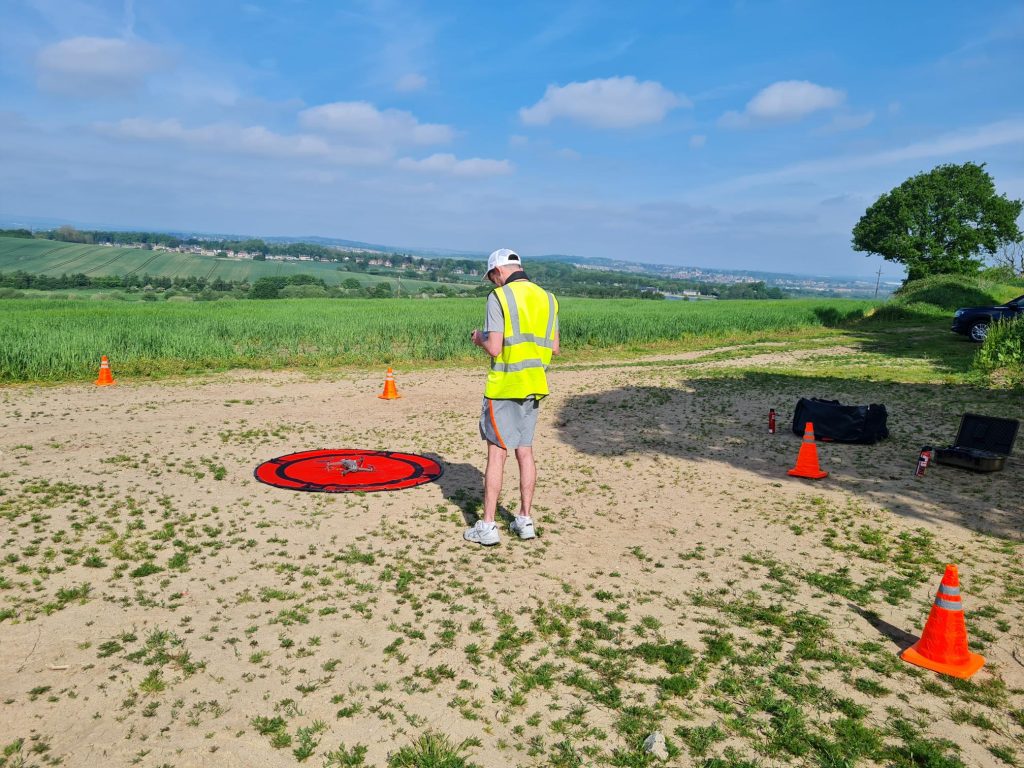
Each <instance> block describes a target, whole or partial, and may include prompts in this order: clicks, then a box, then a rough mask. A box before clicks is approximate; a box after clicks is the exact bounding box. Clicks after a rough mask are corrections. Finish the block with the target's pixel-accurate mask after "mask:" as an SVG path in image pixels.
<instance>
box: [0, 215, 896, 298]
mask: <svg viewBox="0 0 1024 768" xmlns="http://www.w3.org/2000/svg"><path fill="white" fill-rule="evenodd" d="M0 225H4V226H12V227H13V226H21V227H27V228H32V229H39V228H41V227H43V226H47V227H53V226H55V220H51V219H41V218H32V219H11V218H6V219H5V218H3V217H0ZM112 229H114V230H115V231H126V230H122V229H121V228H112ZM160 231H161V232H162V233H163V234H168V235H173V236H175V237H178V238H181V239H182V240H187V239H190V238H195V239H199V240H246V239H248V238H251V237H252V236H251V235H237V234H217V233H209V232H189V231H175V230H160ZM260 239H261V240H263V241H264V242H266V243H268V244H269V243H273V244H291V243H310V244H315V245H320V246H325V247H334V248H341V249H350V250H354V251H365V252H369V253H380V254H399V255H403V256H405V255H409V256H414V257H417V258H424V259H459V260H466V261H474V262H481V263H482V262H484V261H485V260H486V258H487V254H486V253H484V252H478V251H460V250H454V249H450V248H446V249H440V248H422V247H411V248H410V247H396V246H392V245H386V244H382V243H370V242H365V241H360V240H349V239H345V238H338V237H323V236H319V235H304V236H301V237H289V236H281V235H275V236H267V237H262V238H260ZM530 261H542V262H548V263H558V264H571V265H575V266H577V267H581V268H583V269H592V270H604V271H612V272H623V273H628V274H632V275H650V276H652V277H660V278H674V279H678V280H686V281H689V282H697V283H713V284H726V285H728V284H735V283H751V282H763V283H764V284H765V285H766V286H769V287H777V288H780V289H782V290H785V291H786V292H787V293H790V294H794V293H796V294H801V293H802V294H817V295H821V294H828V295H839V296H843V295H848V296H858V297H862V296H871V295H874V293H875V290H876V283H875V281H874V280H871V279H868V278H864V277H860V278H858V277H835V276H810V275H801V274H794V273H782V272H769V271H763V270H737V269H720V268H716V267H698V266H680V265H672V264H660V263H652V262H636V261H628V260H626V259H611V258H606V257H593V256H574V255H569V254H545V255H540V256H531V257H530ZM232 271H235V270H232ZM898 285H899V283H898V282H891V281H887V282H885V283H879V284H878V285H877V291H878V295H879V296H880V297H881V296H885V295H888V294H890V293H891V292H892V291H893V290H894V289H895V288H896V287H897V286H898Z"/></svg>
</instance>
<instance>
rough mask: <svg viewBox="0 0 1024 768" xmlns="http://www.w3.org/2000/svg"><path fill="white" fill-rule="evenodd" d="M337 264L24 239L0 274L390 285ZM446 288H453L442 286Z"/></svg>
mask: <svg viewBox="0 0 1024 768" xmlns="http://www.w3.org/2000/svg"><path fill="white" fill-rule="evenodd" d="M338 267H339V265H337V264H333V263H330V262H318V261H251V260H248V259H218V258H216V257H213V256H200V255H198V254H192V253H177V252H175V251H148V250H144V249H142V248H113V247H109V246H103V245H78V244H75V243H61V242H55V241H53V240H26V239H21V238H15V237H0V272H17V271H19V270H20V271H23V272H29V273H31V274H38V275H53V276H59V275H62V274H68V275H71V274H85V275H89V276H90V277H98V276H101V275H119V276H123V275H139V276H142V275H152V276H154V277H190V276H193V277H203V278H206V279H207V280H214V279H216V278H220V279H221V280H225V281H234V282H240V281H243V280H247V281H249V282H253V281H255V280H257V279H259V278H261V277H277V276H280V277H288V276H290V275H298V274H305V275H313V276H314V277H317V278H320V279H321V280H323V281H324V282H325V283H326V284H327V285H338V284H340V283H341V282H342V281H343V280H345V279H346V278H349V277H354V278H356V279H357V280H359V282H361V283H363V284H364V285H376V284H377V283H380V282H391V283H393V282H394V281H395V277H393V276H387V275H370V274H367V273H365V272H350V271H343V270H340V269H339V268H338ZM440 285H441V283H435V282H430V281H428V280H408V279H405V278H403V279H402V287H403V288H404V289H406V290H409V291H413V292H420V291H431V290H435V289H437V288H438V287H439V286H440ZM444 285H446V286H447V287H449V288H450V287H454V286H453V285H452V284H451V283H445V284H444Z"/></svg>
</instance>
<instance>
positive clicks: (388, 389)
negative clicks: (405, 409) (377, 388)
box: [377, 368, 401, 400]
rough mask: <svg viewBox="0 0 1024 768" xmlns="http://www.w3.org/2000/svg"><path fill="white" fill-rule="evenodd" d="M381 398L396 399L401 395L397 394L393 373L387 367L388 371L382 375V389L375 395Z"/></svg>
mask: <svg viewBox="0 0 1024 768" xmlns="http://www.w3.org/2000/svg"><path fill="white" fill-rule="evenodd" d="M377 397H379V398H380V399H381V400H397V399H398V398H400V397H401V395H400V394H398V388H397V387H396V386H395V373H394V371H392V370H391V369H390V368H388V373H387V375H386V376H385V377H384V391H383V392H381V393H380V394H379V395H377Z"/></svg>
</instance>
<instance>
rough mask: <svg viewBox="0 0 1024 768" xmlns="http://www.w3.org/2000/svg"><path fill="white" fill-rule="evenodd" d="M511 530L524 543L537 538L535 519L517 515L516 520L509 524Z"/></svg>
mask: <svg viewBox="0 0 1024 768" xmlns="http://www.w3.org/2000/svg"><path fill="white" fill-rule="evenodd" d="M508 527H509V530H511V531H512V533H514V534H516V535H517V536H518V537H519V538H520V539H523V540H524V541H525V540H526V539H533V538H536V536H537V532H536V531H534V530H533V518H532V517H526V516H524V515H516V519H515V520H513V521H512V522H511V523H509V524H508Z"/></svg>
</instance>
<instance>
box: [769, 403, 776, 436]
mask: <svg viewBox="0 0 1024 768" xmlns="http://www.w3.org/2000/svg"><path fill="white" fill-rule="evenodd" d="M768 434H769V435H774V434H775V409H774V408H769V409H768Z"/></svg>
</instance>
